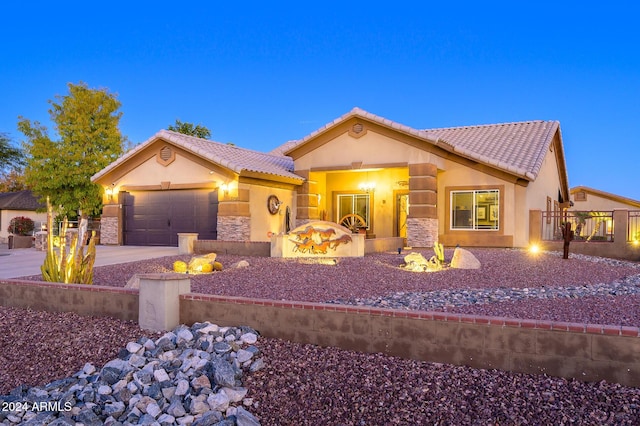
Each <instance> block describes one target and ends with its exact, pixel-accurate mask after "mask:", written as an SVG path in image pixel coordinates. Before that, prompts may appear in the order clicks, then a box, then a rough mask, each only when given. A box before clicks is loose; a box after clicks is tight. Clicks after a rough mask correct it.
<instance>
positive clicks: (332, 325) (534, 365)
mask: <svg viewBox="0 0 640 426" xmlns="http://www.w3.org/2000/svg"><path fill="white" fill-rule="evenodd" d="M138 302H139V294H138V290H130V289H122V288H114V287H104V286H85V285H75V284H58V283H45V282H38V281H19V280H0V305H2V306H13V307H19V308H31V309H36V310H45V311H54V312H61V311H69V312H76V313H78V314H80V315H94V316H111V317H115V318H119V319H123V320H132V321H137V320H138ZM179 305H180V322H181V323H183V324H189V325H190V324H193V323H194V322H202V321H212V322H214V323H217V324H220V325H233V326H239V325H248V326H251V327H253V328H255V329H256V330H258V331H259V332H260V333H261V334H262V335H263V336H266V337H274V338H279V339H284V340H291V341H295V342H301V343H311V344H316V345H320V346H337V347H340V348H343V349H348V350H356V351H362V352H382V353H385V354H388V355H393V356H399V357H403V358H413V359H420V360H425V361H430V362H441V363H448V364H456V365H467V366H470V367H474V368H495V369H501V370H507V371H514V372H522V373H531V374H542V373H545V374H548V375H552V376H560V377H567V378H576V379H579V380H583V381H600V380H606V381H608V382H617V383H621V384H623V385H625V386H636V387H637V386H640V328H637V327H621V326H606V325H591V324H575V323H562V322H550V321H536V320H520V319H513V318H499V317H483V316H473V315H462V314H450V313H443V312H419V311H405V310H393V309H376V308H367V307H355V306H345V305H334V304H323V303H307V302H285V301H276V300H265V299H249V298H241V297H223V296H212V295H204V294H197V293H188V294H183V295H181V296H179Z"/></svg>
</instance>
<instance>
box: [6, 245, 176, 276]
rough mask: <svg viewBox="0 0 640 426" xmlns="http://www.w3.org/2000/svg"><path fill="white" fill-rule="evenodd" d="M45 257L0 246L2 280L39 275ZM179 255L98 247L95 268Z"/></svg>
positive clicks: (170, 250)
mask: <svg viewBox="0 0 640 426" xmlns="http://www.w3.org/2000/svg"><path fill="white" fill-rule="evenodd" d="M45 255H46V252H44V251H38V250H36V249H35V248H28V249H12V250H9V249H8V248H7V245H6V244H0V279H2V278H19V277H26V276H30V275H39V274H40V266H42V264H43V263H44V258H45ZM177 255H178V247H156V246H152V247H140V246H103V245H98V246H96V263H95V266H103V265H113V264H116V263H127V262H134V261H136V260H143V259H153V258H155V257H164V256H177Z"/></svg>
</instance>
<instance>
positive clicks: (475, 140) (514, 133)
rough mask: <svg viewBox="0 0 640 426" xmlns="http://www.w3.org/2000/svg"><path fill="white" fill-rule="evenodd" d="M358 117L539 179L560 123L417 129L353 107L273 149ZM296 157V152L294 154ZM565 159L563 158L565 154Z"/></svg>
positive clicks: (287, 150) (290, 147)
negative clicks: (317, 127)
mask: <svg viewBox="0 0 640 426" xmlns="http://www.w3.org/2000/svg"><path fill="white" fill-rule="evenodd" d="M353 117H359V118H361V119H364V120H368V121H371V122H373V123H376V124H379V125H382V126H385V127H387V128H389V129H392V130H394V131H396V132H399V133H403V134H406V135H409V136H412V137H414V138H416V139H418V140H420V141H423V142H425V143H429V144H432V145H436V146H438V147H440V148H442V149H444V150H446V151H449V152H452V153H455V154H457V155H460V156H462V157H465V158H468V159H471V160H474V161H476V162H479V163H483V164H486V165H488V166H491V167H493V168H495V169H498V170H502V171H504V172H507V173H510V174H512V175H515V176H518V177H521V178H524V179H526V180H529V181H533V180H535V179H536V177H537V175H538V173H539V172H540V168H541V167H542V164H543V161H544V157H545V155H546V152H547V150H548V149H549V147H550V145H551V144H552V143H553V139H554V137H555V135H556V134H559V129H560V124H559V123H558V122H557V121H527V122H517V123H504V124H490V125H480V126H466V127H453V128H442V129H423V130H420V129H414V128H412V127H409V126H405V125H403V124H400V123H396V122H394V121H391V120H388V119H386V118H383V117H380V116H377V115H375V114H371V113H369V112H367V111H364V110H362V109H360V108H354V109H352V110H351V111H349V112H348V113H347V114H344V115H343V116H341V117H339V118H337V119H336V120H334V121H332V122H330V123H328V124H326V125H325V126H323V127H321V128H320V129H318V130H316V131H314V132H312V133H311V134H309V135H307V136H305V137H304V138H302V139H300V140H298V141H289V142H287V143H285V144H283V145H281V146H280V147H278V148H276V149H274V150H273V151H272V152H282V153H283V154H285V155H293V154H294V153H295V152H296V151H297V150H301V149H303V147H304V146H305V145H308V144H310V142H311V141H312V140H314V139H316V138H318V137H319V136H320V135H323V134H325V133H327V132H329V131H331V130H332V129H335V128H336V127H337V126H339V125H341V124H343V123H345V122H346V121H347V120H349V119H351V118H353ZM293 156H294V157H295V155H293ZM562 161H564V159H563V158H562Z"/></svg>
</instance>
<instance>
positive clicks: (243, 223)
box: [218, 215, 251, 241]
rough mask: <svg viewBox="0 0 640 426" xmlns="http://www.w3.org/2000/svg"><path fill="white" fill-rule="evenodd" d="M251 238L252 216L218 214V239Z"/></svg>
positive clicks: (239, 239)
mask: <svg viewBox="0 0 640 426" xmlns="http://www.w3.org/2000/svg"><path fill="white" fill-rule="evenodd" d="M250 239H251V218H250V217H247V216H220V215H218V240H221V241H249V240H250Z"/></svg>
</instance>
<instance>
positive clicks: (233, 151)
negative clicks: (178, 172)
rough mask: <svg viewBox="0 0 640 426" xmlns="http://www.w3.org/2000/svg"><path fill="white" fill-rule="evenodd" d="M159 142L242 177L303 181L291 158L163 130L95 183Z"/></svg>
mask: <svg viewBox="0 0 640 426" xmlns="http://www.w3.org/2000/svg"><path fill="white" fill-rule="evenodd" d="M159 139H161V140H163V141H166V142H169V143H172V144H174V145H176V146H178V147H181V148H182V149H184V150H186V151H188V152H191V153H192V154H194V155H197V156H199V157H201V158H204V159H205V160H208V161H210V162H212V163H215V164H218V165H220V166H222V167H225V168H227V169H229V170H231V171H233V172H235V173H237V174H239V175H241V176H242V175H243V174H245V173H258V174H262V175H271V176H273V177H280V178H287V179H293V180H295V181H299V182H302V181H303V180H304V179H303V178H302V177H300V176H298V175H296V174H294V173H293V160H292V159H291V158H290V157H286V156H283V155H274V154H267V153H262V152H258V151H253V150H249V149H245V148H240V147H237V146H234V145H228V144H224V143H220V142H214V141H210V140H207V139H200V138H196V137H194V136H188V135H184V134H182V133H178V132H172V131H169V130H160V131H159V132H158V133H156V134H155V135H153V136H152V137H151V138H149V139H147V140H146V141H145V142H143V143H141V144H139V145H137V146H136V147H135V148H133V149H132V150H130V151H129V152H127V153H126V154H125V155H123V156H121V157H120V158H118V159H117V160H116V161H114V162H113V163H111V164H110V165H108V166H107V167H105V168H104V169H102V170H101V171H99V172H98V173H96V174H95V175H93V176H92V177H91V180H92V181H94V182H95V181H96V180H98V179H100V177H102V176H104V175H106V174H107V173H109V172H110V171H112V170H114V169H115V168H117V167H118V166H120V165H121V164H123V163H125V162H126V161H127V160H128V159H129V158H131V157H133V156H134V155H135V154H136V153H138V152H140V151H142V150H143V149H145V148H146V147H147V146H149V145H151V144H152V143H154V142H156V141H157V140H159Z"/></svg>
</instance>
